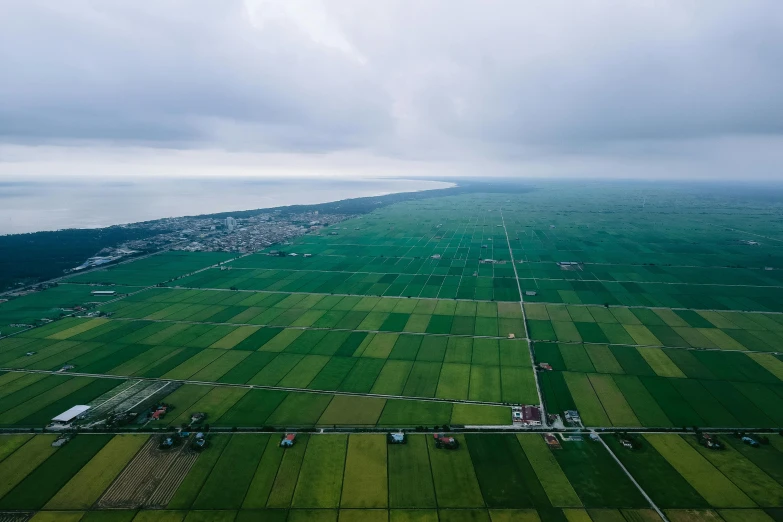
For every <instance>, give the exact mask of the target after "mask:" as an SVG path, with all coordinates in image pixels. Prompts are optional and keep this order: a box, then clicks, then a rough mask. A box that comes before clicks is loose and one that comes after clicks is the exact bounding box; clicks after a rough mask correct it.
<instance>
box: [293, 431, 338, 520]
mask: <svg viewBox="0 0 783 522" xmlns="http://www.w3.org/2000/svg"><path fill="white" fill-rule="evenodd" d="M347 443H348V436H347V435H330V436H324V437H312V438H311V439H310V441H309V443H308V444H307V451H306V452H305V456H304V461H303V462H302V468H301V470H300V472H299V480H298V481H297V484H296V490H295V491H294V497H293V501H292V506H293V507H296V508H337V507H339V506H340V493H341V491H342V483H343V471H344V467H345V454H346V447H347Z"/></svg>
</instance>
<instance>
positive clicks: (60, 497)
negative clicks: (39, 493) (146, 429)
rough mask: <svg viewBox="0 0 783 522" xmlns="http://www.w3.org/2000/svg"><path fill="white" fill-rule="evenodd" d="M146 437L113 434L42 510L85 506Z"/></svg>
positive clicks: (134, 452)
mask: <svg viewBox="0 0 783 522" xmlns="http://www.w3.org/2000/svg"><path fill="white" fill-rule="evenodd" d="M147 439H148V436H146V435H116V436H115V437H114V438H113V439H112V440H111V441H109V442H108V444H106V446H104V447H103V448H102V449H101V450H100V451H99V452H98V454H97V455H95V457H93V458H92V460H90V462H88V463H87V465H86V466H84V467H83V468H82V469H81V470H79V472H78V473H76V475H75V476H74V477H73V478H72V479H71V480H69V481H68V483H67V484H65V486H63V488H62V489H60V491H58V492H57V494H56V495H55V496H54V497H52V499H51V500H49V502H47V503H46V506H45V507H46V509H88V508H89V507H90V506H92V505H93V504H94V503H95V502H96V501H97V500H98V497H100V495H101V493H103V491H104V490H105V489H106V488H107V487H109V485H110V484H111V483H112V481H113V480H114V479H115V478H116V477H117V475H119V473H120V472H121V471H122V470H123V468H124V467H125V465H126V464H127V463H128V462H130V460H131V459H132V458H133V457H134V455H136V452H138V451H139V449H141V447H142V446H143V445H144V443H145V442H146V441H147Z"/></svg>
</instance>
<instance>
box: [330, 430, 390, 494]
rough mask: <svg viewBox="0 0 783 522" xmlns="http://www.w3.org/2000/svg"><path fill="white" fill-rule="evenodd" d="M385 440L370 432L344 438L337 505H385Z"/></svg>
mask: <svg viewBox="0 0 783 522" xmlns="http://www.w3.org/2000/svg"><path fill="white" fill-rule="evenodd" d="M387 489H388V475H387V459H386V440H384V437H379V436H373V435H357V434H353V435H351V436H349V437H348V454H347V456H346V459H345V475H344V476H343V490H342V499H341V501H340V506H341V507H343V508H386V507H387V506H388V502H389V500H388V499H389V497H388V492H387Z"/></svg>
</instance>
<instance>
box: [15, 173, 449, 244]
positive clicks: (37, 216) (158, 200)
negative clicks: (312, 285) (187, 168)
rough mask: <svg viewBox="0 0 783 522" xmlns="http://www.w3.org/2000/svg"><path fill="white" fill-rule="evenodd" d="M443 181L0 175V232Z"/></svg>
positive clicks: (316, 199)
mask: <svg viewBox="0 0 783 522" xmlns="http://www.w3.org/2000/svg"><path fill="white" fill-rule="evenodd" d="M450 186H452V184H451V183H443V182H438V181H423V180H398V179H365V180H351V181H348V180H337V181H335V180H322V179H296V180H290V179H289V180H286V179H263V180H259V179H236V178H235V179H166V180H159V179H158V180H141V181H136V180H134V181H130V180H127V181H97V180H87V179H85V180H77V181H21V182H16V181H0V235H3V234H20V233H25V232H38V231H43V230H60V229H64V228H100V227H106V226H110V225H118V224H124V223H136V222H139V221H149V220H153V219H161V218H166V217H178V216H191V215H198V214H211V213H216V212H231V211H240V210H253V209H258V208H271V207H280V206H285V205H300V204H304V205H306V204H314V203H326V202H330V201H337V200H341V199H349V198H358V197H367V196H381V195H384V194H391V193H396V192H413V191H420V190H431V189H439V188H447V187H450Z"/></svg>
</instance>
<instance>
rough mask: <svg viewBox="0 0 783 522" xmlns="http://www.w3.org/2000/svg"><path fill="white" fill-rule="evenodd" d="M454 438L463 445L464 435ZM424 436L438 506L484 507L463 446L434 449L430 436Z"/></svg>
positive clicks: (471, 466)
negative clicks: (455, 449) (449, 448)
mask: <svg viewBox="0 0 783 522" xmlns="http://www.w3.org/2000/svg"><path fill="white" fill-rule="evenodd" d="M454 437H455V438H456V439H457V440H458V441H459V442H460V445H461V446H463V447H464V446H465V444H466V443H465V438H464V437H463V436H461V435H455V436H454ZM426 439H427V448H428V450H429V456H430V466H431V467H432V478H433V483H434V485H435V494H436V498H437V501H438V506H439V507H443V508H470V507H483V506H484V499H483V496H482V494H481V488H480V487H479V483H478V480H477V478H476V472H475V471H474V469H473V462H471V459H470V453H469V452H467V451H465V449H462V448H461V449H459V450H457V451H449V450H446V449H437V448H436V447H435V441H434V440H433V438H432V437H431V436H428V437H426Z"/></svg>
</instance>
